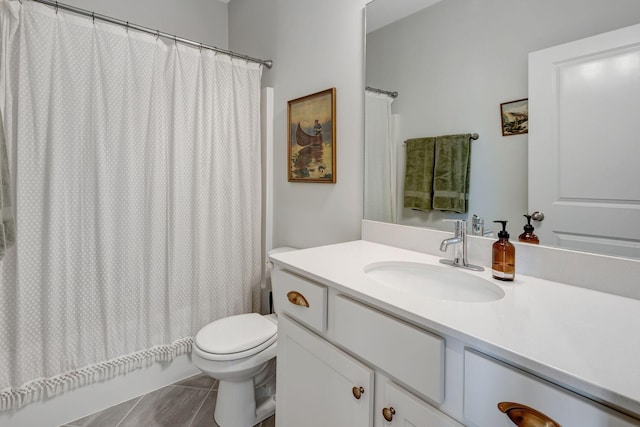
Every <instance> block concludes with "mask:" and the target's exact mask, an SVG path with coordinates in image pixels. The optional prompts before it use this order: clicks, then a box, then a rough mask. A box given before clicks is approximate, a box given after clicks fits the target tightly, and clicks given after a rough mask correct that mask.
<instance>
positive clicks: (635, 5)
mask: <svg viewBox="0 0 640 427" xmlns="http://www.w3.org/2000/svg"><path fill="white" fill-rule="evenodd" d="M638 22H640V2H638V1H637V0H608V1H602V0H536V1H513V0H444V1H442V2H440V3H437V4H435V5H434V6H431V7H429V8H427V9H425V10H423V11H422V12H419V13H417V14H415V15H412V16H410V17H408V18H406V19H404V20H402V21H399V22H398V23H396V24H392V25H389V26H387V27H385V28H382V29H380V30H378V31H374V32H372V33H370V34H369V35H368V36H367V76H366V82H367V84H368V85H370V86H374V87H379V88H384V89H388V90H396V91H398V92H399V94H400V96H399V97H398V98H397V99H396V100H395V101H394V103H393V112H395V113H399V114H400V118H401V123H402V128H401V132H400V137H401V138H402V140H405V139H407V138H413V137H419V136H428V135H442V134H449V133H464V132H478V133H479V134H480V139H479V140H477V141H474V142H473V145H472V163H471V183H470V184H471V195H470V211H469V214H468V215H469V217H470V216H471V215H472V214H477V215H479V216H481V217H484V218H485V226H495V224H491V223H490V221H492V220H496V219H507V220H509V221H510V223H509V227H508V229H509V231H510V232H511V235H512V236H513V237H516V236H518V235H519V234H520V233H522V227H523V225H524V224H525V219H524V218H523V217H522V215H523V214H525V213H527V212H528V206H527V184H528V179H527V144H528V140H527V136H526V135H516V136H507V137H503V136H502V133H501V122H500V103H502V102H507V101H512V100H517V99H521V98H527V97H528V93H527V83H528V70H527V67H528V53H529V52H532V51H535V50H539V49H542V48H546V47H550V46H554V45H557V44H561V43H564V42H568V41H572V40H576V39H580V38H584V37H587V36H590V35H594V34H599V33H602V32H606V31H610V30H613V29H617V28H621V27H624V26H628V25H632V24H635V23H638ZM534 149H535V147H534ZM399 152H400V154H402V157H400V159H399V160H400V162H402V163H401V165H400V169H401V170H404V149H403V148H401V149H400V150H399ZM401 179H403V176H402V178H401ZM403 216H404V218H403V219H402V220H401V223H403V224H410V225H426V226H430V227H434V228H439V229H446V230H450V227H451V225H450V224H443V223H442V222H441V219H442V218H443V217H445V216H459V215H452V214H443V213H441V212H430V213H422V212H417V211H411V210H408V209H404V210H403ZM534 225H535V224H534Z"/></svg>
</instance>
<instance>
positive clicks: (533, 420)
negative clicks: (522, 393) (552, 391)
mask: <svg viewBox="0 0 640 427" xmlns="http://www.w3.org/2000/svg"><path fill="white" fill-rule="evenodd" d="M498 409H499V410H500V411H501V412H503V413H505V414H507V417H509V419H510V420H511V421H512V422H513V424H515V425H517V426H518V427H561V426H560V424H558V423H557V422H555V421H553V420H552V419H551V418H549V417H548V416H546V415H545V414H543V413H542V412H540V411H537V410H535V409H533V408H530V407H528V406H526V405H522V404H520V403H515V402H500V403H498Z"/></svg>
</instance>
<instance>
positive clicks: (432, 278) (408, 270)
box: [364, 261, 504, 302]
mask: <svg viewBox="0 0 640 427" xmlns="http://www.w3.org/2000/svg"><path fill="white" fill-rule="evenodd" d="M364 273H365V274H366V275H367V276H368V277H370V278H372V279H373V280H375V281H376V282H378V283H380V284H382V285H384V286H387V287H389V288H391V289H395V290H398V291H401V292H406V293H409V294H411V295H415V296H424V297H428V298H433V299H438V300H441V301H457V302H490V301H497V300H499V299H501V298H502V297H504V291H503V290H502V288H500V287H499V286H497V285H495V284H493V283H491V282H490V281H488V280H485V279H483V278H482V277H478V276H474V275H473V274H469V273H466V272H465V271H462V270H460V269H459V268H455V267H444V266H439V265H431V264H420V263H416V262H401V261H388V262H376V263H373V264H369V265H367V266H366V267H365V268H364Z"/></svg>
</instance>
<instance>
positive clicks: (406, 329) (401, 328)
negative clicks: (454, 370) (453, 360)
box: [334, 296, 444, 403]
mask: <svg viewBox="0 0 640 427" xmlns="http://www.w3.org/2000/svg"><path fill="white" fill-rule="evenodd" d="M334 316H335V317H334V319H335V331H334V333H335V340H336V342H337V343H338V344H340V345H341V346H342V347H344V348H347V349H349V350H351V351H352V352H354V353H355V354H357V355H366V360H367V361H368V362H370V363H371V364H373V365H375V366H376V367H378V368H380V369H381V370H383V371H385V372H386V373H387V374H389V375H390V376H392V377H394V378H396V379H397V380H398V381H400V382H402V383H404V384H406V385H407V386H408V387H410V388H412V389H414V390H415V391H417V392H418V393H421V394H423V395H424V396H425V397H427V398H429V399H431V400H433V401H434V402H437V403H442V401H443V400H444V339H443V338H441V337H438V336H435V335H433V334H430V333H428V332H426V331H423V330H421V329H418V328H416V327H414V326H411V325H409V324H407V323H405V322H403V321H401V320H399V319H396V318H394V317H391V316H388V315H386V314H383V313H381V312H379V311H377V310H374V309H372V308H369V307H367V306H365V305H363V304H360V303H357V302H355V301H353V300H350V299H348V298H346V297H344V296H337V297H336V299H335V313H334Z"/></svg>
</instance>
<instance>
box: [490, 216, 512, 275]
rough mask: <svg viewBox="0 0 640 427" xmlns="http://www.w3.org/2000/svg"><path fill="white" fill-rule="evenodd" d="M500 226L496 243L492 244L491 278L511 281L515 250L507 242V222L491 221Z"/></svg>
mask: <svg viewBox="0 0 640 427" xmlns="http://www.w3.org/2000/svg"><path fill="white" fill-rule="evenodd" d="M493 222H499V223H500V224H502V230H501V231H499V232H498V241H497V242H495V243H494V244H493V251H492V260H491V270H492V273H493V278H494V279H498V280H507V281H509V280H513V279H514V277H515V276H516V248H515V246H513V245H512V244H511V242H509V233H507V221H493Z"/></svg>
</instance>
